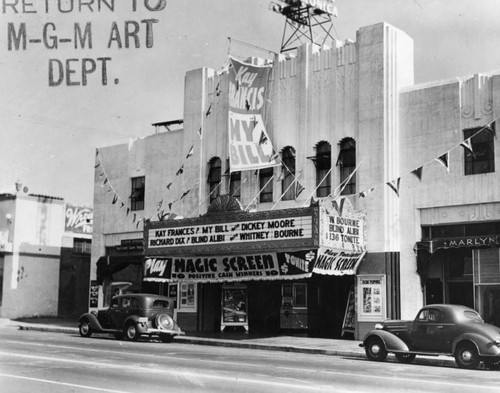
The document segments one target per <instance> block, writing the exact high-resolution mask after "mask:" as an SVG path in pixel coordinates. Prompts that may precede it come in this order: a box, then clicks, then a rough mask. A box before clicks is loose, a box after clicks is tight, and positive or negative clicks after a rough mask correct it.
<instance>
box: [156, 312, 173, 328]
mask: <svg viewBox="0 0 500 393" xmlns="http://www.w3.org/2000/svg"><path fill="white" fill-rule="evenodd" d="M154 320H155V325H156V327H157V328H158V329H163V330H171V329H173V328H174V320H173V319H172V317H171V316H170V315H168V314H158V315H156V317H155V319H154Z"/></svg>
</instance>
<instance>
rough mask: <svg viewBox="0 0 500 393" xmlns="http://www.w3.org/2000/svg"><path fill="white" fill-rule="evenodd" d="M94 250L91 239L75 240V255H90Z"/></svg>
mask: <svg viewBox="0 0 500 393" xmlns="http://www.w3.org/2000/svg"><path fill="white" fill-rule="evenodd" d="M91 248H92V241H91V240H90V239H77V238H75V239H74V240H73V253H75V254H90V250H91Z"/></svg>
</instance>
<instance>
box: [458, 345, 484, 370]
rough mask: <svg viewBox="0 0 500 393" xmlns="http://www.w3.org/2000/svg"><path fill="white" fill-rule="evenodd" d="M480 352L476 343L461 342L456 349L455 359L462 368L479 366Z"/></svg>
mask: <svg viewBox="0 0 500 393" xmlns="http://www.w3.org/2000/svg"><path fill="white" fill-rule="evenodd" d="M479 360H480V359H479V354H478V353H477V349H476V347H475V345H474V344H472V343H470V342H467V343H463V344H460V345H459V346H458V348H457V350H456V351H455V361H456V362H457V364H458V367H460V368H469V369H473V368H477V366H479Z"/></svg>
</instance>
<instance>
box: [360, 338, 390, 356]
mask: <svg viewBox="0 0 500 393" xmlns="http://www.w3.org/2000/svg"><path fill="white" fill-rule="evenodd" d="M365 352H366V356H367V357H368V359H370V360H375V361H377V362H381V361H383V360H385V358H386V357H387V350H386V349H385V345H384V342H383V341H382V339H380V338H379V337H372V338H370V339H368V341H367V342H366V345H365Z"/></svg>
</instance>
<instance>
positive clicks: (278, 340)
mask: <svg viewBox="0 0 500 393" xmlns="http://www.w3.org/2000/svg"><path fill="white" fill-rule="evenodd" d="M3 326H5V327H13V328H18V329H19V330H35V331H47V332H58V333H66V334H74V335H78V334H79V333H78V326H77V321H76V320H74V321H73V320H67V319H59V318H33V319H26V320H10V319H6V318H0V327H3ZM175 342H176V343H185V344H198V345H212V346H220V347H232V348H246V349H260V350H269V351H284V352H299V353H309V354H318V355H328V356H343V357H349V358H356V359H363V360H364V359H366V355H365V351H364V349H363V348H361V347H359V344H360V341H354V340H341V339H330V338H315V337H302V336H276V337H252V336H251V335H246V334H240V333H219V334H217V333H215V334H212V335H206V334H203V335H201V334H200V335H198V334H196V333H188V334H187V335H186V336H177V337H176V338H175ZM388 360H390V361H391V360H392V361H395V360H394V357H393V356H392V355H389V357H388ZM415 363H418V364H426V365H433V366H446V367H456V364H455V360H454V359H453V358H452V357H449V356H439V357H428V356H417V359H416V360H415Z"/></svg>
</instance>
